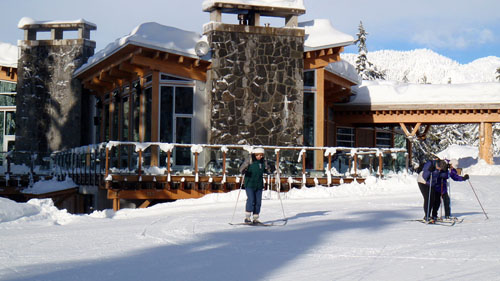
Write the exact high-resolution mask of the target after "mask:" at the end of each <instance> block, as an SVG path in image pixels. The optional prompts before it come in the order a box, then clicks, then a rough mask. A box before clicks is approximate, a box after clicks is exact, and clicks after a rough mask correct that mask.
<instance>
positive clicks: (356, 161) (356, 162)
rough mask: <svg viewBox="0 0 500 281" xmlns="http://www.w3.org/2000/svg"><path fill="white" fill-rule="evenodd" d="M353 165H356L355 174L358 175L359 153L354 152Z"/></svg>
mask: <svg viewBox="0 0 500 281" xmlns="http://www.w3.org/2000/svg"><path fill="white" fill-rule="evenodd" d="M353 167H354V176H355V177H357V176H358V154H357V153H355V154H354V161H353Z"/></svg>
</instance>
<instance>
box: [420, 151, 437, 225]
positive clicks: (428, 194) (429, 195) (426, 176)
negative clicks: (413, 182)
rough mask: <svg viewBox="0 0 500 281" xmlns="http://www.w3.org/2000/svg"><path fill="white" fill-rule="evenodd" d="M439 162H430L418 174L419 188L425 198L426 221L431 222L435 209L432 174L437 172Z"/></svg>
mask: <svg viewBox="0 0 500 281" xmlns="http://www.w3.org/2000/svg"><path fill="white" fill-rule="evenodd" d="M437 163H438V161H436V160H429V161H427V162H426V163H425V164H423V166H422V167H421V171H420V173H419V174H418V178H417V182H418V188H419V189H420V192H421V193H422V196H423V197H424V213H425V216H424V220H426V221H429V220H430V219H431V212H432V208H433V207H434V199H435V198H434V195H435V193H434V192H432V190H431V189H430V185H431V180H432V179H431V176H432V173H433V172H434V171H435V170H436V165H437Z"/></svg>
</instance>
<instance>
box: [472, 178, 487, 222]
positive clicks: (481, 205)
mask: <svg viewBox="0 0 500 281" xmlns="http://www.w3.org/2000/svg"><path fill="white" fill-rule="evenodd" d="M467 182H469V185H470V188H472V191H473V192H474V195H475V196H476V199H477V202H478V203H479V206H481V209H482V210H483V214H484V215H485V216H486V219H489V218H488V215H487V214H486V212H485V211H484V208H483V205H482V204H481V201H479V197H477V194H476V191H475V190H474V187H473V186H472V183H470V180H467Z"/></svg>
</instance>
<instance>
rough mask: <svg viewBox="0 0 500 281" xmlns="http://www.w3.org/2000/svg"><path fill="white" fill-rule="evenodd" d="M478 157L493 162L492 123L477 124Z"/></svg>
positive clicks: (489, 162)
mask: <svg viewBox="0 0 500 281" xmlns="http://www.w3.org/2000/svg"><path fill="white" fill-rule="evenodd" d="M479 158H480V159H483V160H484V161H486V163H488V164H490V165H491V164H493V124H492V123H487V122H481V124H480V125H479Z"/></svg>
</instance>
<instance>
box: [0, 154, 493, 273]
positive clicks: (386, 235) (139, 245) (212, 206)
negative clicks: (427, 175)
mask: <svg viewBox="0 0 500 281" xmlns="http://www.w3.org/2000/svg"><path fill="white" fill-rule="evenodd" d="M455 151H456V149H455ZM458 151H459V152H460V151H462V150H460V149H459V150H458ZM446 153H448V155H450V153H451V152H450V151H448V152H446ZM451 156H452V157H453V155H451ZM496 160H498V158H497V159H496ZM467 162H468V161H464V160H463V159H461V162H460V164H461V165H468V164H467ZM469 162H470V161H469ZM462 167H465V169H464V173H469V174H470V175H471V179H470V183H471V184H472V186H473V187H474V189H472V188H471V185H470V184H469V182H451V189H450V190H451V198H452V213H453V215H455V216H458V217H461V218H464V222H463V223H461V224H457V225H455V226H453V227H448V226H440V225H425V224H421V223H419V222H415V221H410V220H412V219H419V218H422V217H423V210H422V203H423V199H422V196H421V194H420V192H419V190H418V187H417V184H416V176H415V175H413V174H410V175H406V174H399V175H392V176H391V177H390V178H387V179H385V180H380V179H376V178H368V179H367V181H366V183H364V184H343V185H340V186H336V187H319V186H318V187H314V188H305V189H294V190H292V191H290V192H288V193H282V194H281V197H280V198H281V200H280V198H278V194H277V193H276V192H270V191H265V192H264V197H265V199H264V201H263V207H262V212H261V217H262V220H263V221H278V220H280V219H282V218H283V216H284V215H285V216H286V217H287V218H288V223H287V224H286V225H285V226H273V227H253V226H233V225H229V224H228V222H230V221H231V220H232V218H233V211H234V210H235V207H236V215H235V216H234V222H240V221H242V220H243V206H244V202H245V199H246V196H245V194H244V192H241V194H240V196H239V200H238V201H236V199H237V198H238V193H239V191H233V192H230V193H227V194H212V195H208V196H205V197H204V198H201V199H193V200H179V201H177V202H174V203H165V204H157V205H155V206H152V207H150V208H147V209H122V210H120V211H118V212H113V211H112V210H105V211H96V212H94V213H92V214H90V215H71V214H68V213H67V212H66V211H65V210H58V209H56V208H55V207H54V206H53V204H52V202H51V201H50V200H46V199H43V200H39V199H36V200H35V199H33V200H31V201H29V202H28V203H15V202H13V201H10V200H8V199H5V198H0V237H1V240H0V241H1V242H0V280H51V281H53V280H197V281H199V280H500V279H499V273H500V232H499V230H500V220H499V218H500V206H499V205H498V202H499V200H500V172H499V171H498V170H499V169H498V168H499V166H489V165H486V164H485V163H484V162H479V163H477V161H476V164H474V165H472V166H470V167H468V166H462ZM473 191H475V192H476V194H477V196H478V198H479V200H480V202H481V203H482V206H483V207H484V209H485V210H486V212H487V215H488V217H489V219H486V216H485V214H484V213H483V211H482V208H481V206H480V205H479V201H478V199H477V198H476V196H475V195H474V192H473ZM236 202H237V203H236Z"/></svg>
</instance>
